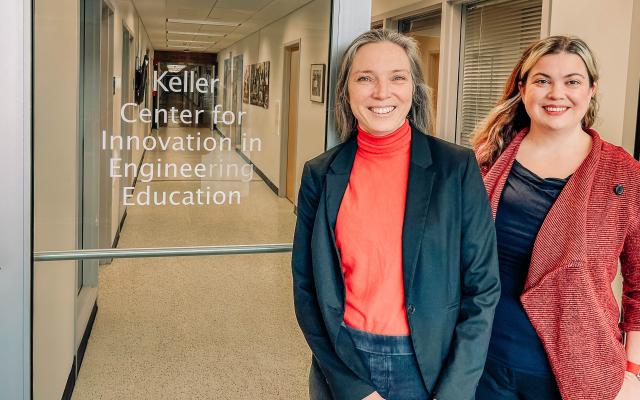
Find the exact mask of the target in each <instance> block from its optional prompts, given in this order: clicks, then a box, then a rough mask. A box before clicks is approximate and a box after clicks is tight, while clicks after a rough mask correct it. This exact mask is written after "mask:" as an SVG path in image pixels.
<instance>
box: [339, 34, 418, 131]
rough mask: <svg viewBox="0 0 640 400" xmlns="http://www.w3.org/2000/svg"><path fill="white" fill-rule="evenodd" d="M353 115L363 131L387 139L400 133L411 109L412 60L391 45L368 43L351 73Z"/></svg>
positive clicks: (350, 89) (361, 48) (356, 57)
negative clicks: (397, 131) (387, 135)
mask: <svg viewBox="0 0 640 400" xmlns="http://www.w3.org/2000/svg"><path fill="white" fill-rule="evenodd" d="M348 94H349V104H350V106H351V112H353V115H354V116H355V118H356V119H357V120H358V125H360V128H362V129H364V130H365V131H366V132H368V133H370V134H372V135H377V136H383V135H386V134H388V133H391V132H393V131H395V130H396V129H398V128H399V127H400V126H401V125H402V124H403V123H404V121H405V119H406V118H407V114H408V113H409V110H410V109H411V101H412V96H413V81H412V78H411V66H410V62H409V57H408V56H407V54H406V53H405V51H404V49H403V48H402V47H400V46H398V45H397V44H394V43H391V42H378V43H368V44H366V45H364V46H362V47H360V48H359V49H358V51H357V52H356V54H355V56H354V58H353V63H352V65H351V69H350V71H349V81H348Z"/></svg>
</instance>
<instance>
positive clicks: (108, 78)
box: [99, 3, 115, 248]
mask: <svg viewBox="0 0 640 400" xmlns="http://www.w3.org/2000/svg"><path fill="white" fill-rule="evenodd" d="M113 28H114V25H113V11H112V10H111V8H109V7H108V6H107V5H106V4H104V3H103V5H102V17H101V22H100V135H102V134H103V132H105V133H106V137H107V138H110V137H111V135H113V94H114V93H113V92H114V87H115V83H114V79H113ZM111 157H112V154H111V153H110V152H109V151H108V150H104V149H102V150H101V151H100V193H102V194H101V195H100V207H99V219H100V239H99V241H100V247H101V248H109V247H112V243H111V231H112V204H111V203H112V196H111V195H110V194H111V192H112V182H111V178H109V159H110V158H111ZM107 194H109V195H107Z"/></svg>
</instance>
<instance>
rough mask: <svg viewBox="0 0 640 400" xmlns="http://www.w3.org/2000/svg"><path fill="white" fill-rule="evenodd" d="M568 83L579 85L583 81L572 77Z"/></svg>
mask: <svg viewBox="0 0 640 400" xmlns="http://www.w3.org/2000/svg"><path fill="white" fill-rule="evenodd" d="M567 83H568V84H569V85H571V86H578V85H580V84H581V83H582V82H580V81H578V80H575V79H572V80H570V81H569V82H567Z"/></svg>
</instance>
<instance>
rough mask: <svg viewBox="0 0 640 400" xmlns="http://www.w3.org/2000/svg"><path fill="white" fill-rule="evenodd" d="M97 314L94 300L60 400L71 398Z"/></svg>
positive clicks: (96, 305)
mask: <svg viewBox="0 0 640 400" xmlns="http://www.w3.org/2000/svg"><path fill="white" fill-rule="evenodd" d="M97 314H98V303H97V302H96V303H94V304H93V310H92V311H91V317H89V321H88V322H87V327H86V328H85V330H84V334H83V335H82V341H81V342H80V346H79V347H78V353H77V357H73V363H72V364H71V371H69V377H68V378H67V384H66V385H65V387H64V392H63V393H62V399H61V400H71V396H72V395H73V389H74V388H75V387H76V377H77V375H76V374H78V373H80V367H81V366H82V360H83V359H84V353H85V352H86V350H87V344H88V343H89V337H90V336H91V331H92V330H93V323H94V322H95V320H96V315H97ZM76 360H79V361H78V369H77V371H76Z"/></svg>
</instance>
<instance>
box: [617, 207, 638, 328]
mask: <svg viewBox="0 0 640 400" xmlns="http://www.w3.org/2000/svg"><path fill="white" fill-rule="evenodd" d="M633 217H635V218H633V219H632V220H631V221H630V225H629V228H628V229H627V234H626V237H625V240H624V247H623V248H622V253H621V254H620V264H621V269H622V277H623V283H622V319H623V321H622V323H621V328H622V329H623V330H624V331H626V332H628V331H640V211H639V210H637V209H636V210H635V215H633Z"/></svg>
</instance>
